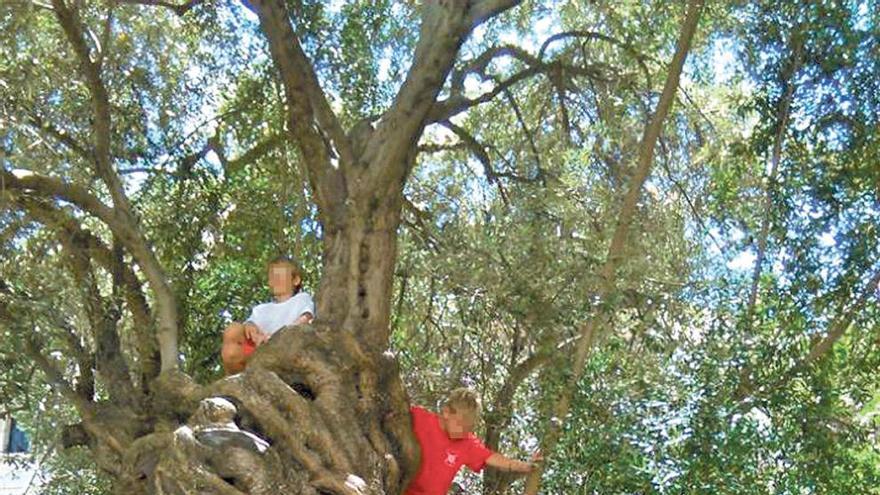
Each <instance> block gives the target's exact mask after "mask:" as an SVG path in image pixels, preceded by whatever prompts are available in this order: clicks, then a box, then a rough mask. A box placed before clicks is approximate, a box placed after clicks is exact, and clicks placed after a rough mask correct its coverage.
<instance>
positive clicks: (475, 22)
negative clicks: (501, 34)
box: [468, 0, 522, 29]
mask: <svg viewBox="0 0 880 495" xmlns="http://www.w3.org/2000/svg"><path fill="white" fill-rule="evenodd" d="M520 3H522V0H481V1H479V2H474V4H473V5H472V6H471V8H470V12H468V21H469V22H470V28H471V29H473V28H475V27H477V26H479V25H480V24H482V23H484V22H486V21H489V20H490V19H492V18H493V17H496V16H498V15H500V14H501V13H503V12H504V11H506V10H509V9H512V8H513V7H516V6H517V5H519V4H520Z"/></svg>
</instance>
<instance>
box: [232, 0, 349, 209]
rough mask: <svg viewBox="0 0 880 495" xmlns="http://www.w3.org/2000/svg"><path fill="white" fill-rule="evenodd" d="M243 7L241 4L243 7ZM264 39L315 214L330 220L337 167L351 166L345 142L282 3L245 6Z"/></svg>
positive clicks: (339, 183) (341, 194)
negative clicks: (254, 16) (281, 89)
mask: <svg viewBox="0 0 880 495" xmlns="http://www.w3.org/2000/svg"><path fill="white" fill-rule="evenodd" d="M246 5H247V4H246ZM250 5H251V6H252V8H253V10H254V11H255V12H256V14H257V15H258V17H259V19H260V27H261V29H262V31H263V33H264V34H265V35H266V38H267V40H268V41H269V51H270V52H271V54H272V59H273V60H274V61H275V66H276V67H277V68H278V72H279V75H280V79H281V83H282V86H283V87H284V93H285V98H286V100H287V107H288V121H289V124H290V130H291V132H292V133H293V137H294V139H295V140H296V142H297V144H298V145H299V149H300V152H301V154H302V161H303V164H304V165H305V168H306V173H307V176H308V177H309V182H310V183H311V185H312V189H313V190H314V191H315V197H316V200H317V202H318V206H319V207H320V208H321V213H322V214H323V215H325V217H327V219H330V218H336V217H337V216H338V214H337V213H335V211H336V210H337V209H338V208H339V205H338V204H337V203H340V202H341V201H342V200H343V199H344V198H345V182H344V180H343V177H342V174H341V173H340V171H339V169H338V166H334V165H333V164H334V163H337V164H341V165H345V166H350V165H351V164H352V163H353V162H354V155H353V152H352V146H351V142H350V140H349V138H348V136H346V135H345V132H344V131H343V129H342V126H341V125H340V124H339V121H338V119H337V118H336V115H335V114H334V113H333V110H332V109H331V108H330V104H329V103H328V102H327V98H326V96H325V95H324V92H323V90H322V89H321V86H320V83H319V81H318V77H317V75H316V74H315V71H314V69H313V67H312V64H311V62H310V61H309V60H308V57H307V56H306V54H305V52H304V51H303V49H302V46H300V43H299V40H298V39H297V37H296V34H295V33H294V31H293V27H292V26H291V24H290V19H289V13H288V12H287V9H286V8H285V7H284V4H283V3H281V2H276V1H271V0H269V1H264V0H259V1H254V2H250Z"/></svg>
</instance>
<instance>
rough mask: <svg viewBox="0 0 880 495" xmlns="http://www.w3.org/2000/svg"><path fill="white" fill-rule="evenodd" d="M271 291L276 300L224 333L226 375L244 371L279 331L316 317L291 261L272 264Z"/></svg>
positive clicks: (275, 260) (256, 309) (233, 324)
mask: <svg viewBox="0 0 880 495" xmlns="http://www.w3.org/2000/svg"><path fill="white" fill-rule="evenodd" d="M269 289H270V290H271V291H272V296H273V298H274V301H271V302H267V303H265V304H260V305H257V306H256V307H254V309H253V310H252V311H251V315H250V316H249V317H248V319H247V321H245V322H244V323H238V322H233V323H231V324H230V325H229V326H228V327H226V330H224V331H223V348H222V349H221V352H220V357H221V359H222V361H223V369H224V370H226V374H227V375H232V374H235V373H240V372H241V371H242V370H244V368H245V367H246V366H247V362H248V360H249V359H250V356H251V354H253V352H254V350H255V349H256V348H257V346H260V345H262V344H263V343H264V342H266V341H267V340H269V337H271V336H272V334H274V333H275V332H277V331H278V330H280V329H282V328H284V327H287V326H291V325H302V324H308V323H311V321H312V319H313V318H314V315H315V303H314V301H312V297H311V296H310V295H308V294H307V293H305V292H302V272H301V271H300V269H299V267H298V266H297V265H296V263H295V262H294V261H293V260H291V259H290V258H288V257H286V256H279V257H277V258H275V259H273V260H272V261H270V262H269Z"/></svg>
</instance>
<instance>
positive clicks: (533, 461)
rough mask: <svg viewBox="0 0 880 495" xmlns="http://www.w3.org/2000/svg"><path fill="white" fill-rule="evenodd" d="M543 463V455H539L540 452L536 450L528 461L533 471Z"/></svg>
mask: <svg viewBox="0 0 880 495" xmlns="http://www.w3.org/2000/svg"><path fill="white" fill-rule="evenodd" d="M543 462H544V454H542V453H541V451H540V450H536V451H535V453H534V454H532V457H531V458H530V459H529V464H530V465H531V468H532V469H531V470H532V471H534V470H535V469H536V468H537V467H538V466H539V465H541V463H543Z"/></svg>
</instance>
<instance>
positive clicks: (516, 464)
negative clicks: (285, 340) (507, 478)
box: [486, 452, 543, 473]
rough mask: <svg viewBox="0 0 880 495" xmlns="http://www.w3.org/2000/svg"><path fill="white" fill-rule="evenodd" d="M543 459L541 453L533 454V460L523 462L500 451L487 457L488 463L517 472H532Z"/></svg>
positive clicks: (500, 469) (504, 469)
mask: <svg viewBox="0 0 880 495" xmlns="http://www.w3.org/2000/svg"><path fill="white" fill-rule="evenodd" d="M542 459H543V457H541V454H540V453H538V454H535V455H533V456H532V462H523V461H518V460H516V459H511V458H509V457H505V456H503V455H501V454H499V453H497V452H496V453H494V454H492V455H491V456H489V458H488V459H486V464H487V465H489V466H491V467H493V468H495V469H498V470H499V471H512V472H515V473H531V472H532V470H534V469H535V464H536V463H538V462H540V461H541V460H542Z"/></svg>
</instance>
